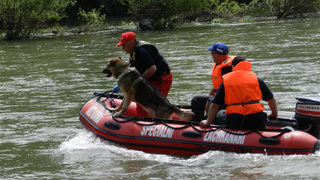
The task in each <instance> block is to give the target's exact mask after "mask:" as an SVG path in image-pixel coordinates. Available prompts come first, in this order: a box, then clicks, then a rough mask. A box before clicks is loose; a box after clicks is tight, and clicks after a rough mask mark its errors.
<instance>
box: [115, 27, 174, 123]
mask: <svg viewBox="0 0 320 180" xmlns="http://www.w3.org/2000/svg"><path fill="white" fill-rule="evenodd" d="M120 46H122V49H123V50H124V51H125V52H126V53H127V54H130V64H131V67H135V68H136V70H137V71H139V73H140V74H141V76H142V77H143V78H145V79H146V80H148V82H149V83H150V84H152V85H153V86H154V87H156V88H157V89H158V90H159V91H160V92H161V93H162V94H163V95H164V96H165V97H167V95H168V93H169V90H170V88H171V84H172V74H171V72H170V67H169V64H168V61H167V60H166V59H165V58H164V57H163V55H162V54H161V53H160V52H159V50H158V49H157V48H156V47H155V46H154V45H152V44H149V43H147V42H142V41H137V39H136V34H135V33H134V32H125V33H122V34H121V39H120V42H119V43H118V44H117V47H120ZM113 92H119V87H118V86H117V85H116V86H115V87H114V88H113ZM136 110H137V116H144V117H149V115H148V113H147V112H146V111H145V110H144V109H143V107H142V106H140V105H139V104H137V109H136Z"/></svg>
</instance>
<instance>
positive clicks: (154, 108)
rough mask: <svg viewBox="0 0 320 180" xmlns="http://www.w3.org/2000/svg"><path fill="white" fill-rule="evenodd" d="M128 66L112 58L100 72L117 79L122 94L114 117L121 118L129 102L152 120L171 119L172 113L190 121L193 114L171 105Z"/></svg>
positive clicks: (118, 59)
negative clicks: (121, 99)
mask: <svg viewBox="0 0 320 180" xmlns="http://www.w3.org/2000/svg"><path fill="white" fill-rule="evenodd" d="M129 66H130V64H129V63H127V62H125V61H123V60H121V59H120V58H113V59H111V60H110V61H108V62H107V67H106V68H105V69H104V70H103V71H102V73H104V74H106V75H107V77H111V76H113V77H114V78H115V79H118V85H119V88H120V90H121V91H123V92H124V99H123V101H122V102H121V104H120V105H119V106H118V107H117V108H114V109H113V110H115V111H120V112H117V113H116V114H115V116H121V115H122V114H123V113H125V112H126V111H127V110H128V107H129V105H130V103H131V101H135V102H137V103H139V104H140V105H141V106H142V107H143V108H144V109H145V110H146V111H147V112H148V113H149V115H150V116H152V117H153V118H159V119H171V118H172V113H176V114H177V115H178V116H179V118H180V119H183V120H191V119H192V117H193V115H194V113H193V112H184V111H182V110H180V109H179V108H178V107H176V106H175V105H172V104H171V103H170V102H169V101H168V100H167V98H166V97H164V95H163V94H162V93H161V92H160V91H159V90H158V89H156V88H155V87H154V86H152V85H151V84H150V83H149V82H148V81H147V80H145V79H144V78H143V77H142V76H141V75H140V73H139V72H138V71H137V70H135V69H134V68H130V67H129Z"/></svg>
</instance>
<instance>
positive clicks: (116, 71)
mask: <svg viewBox="0 0 320 180" xmlns="http://www.w3.org/2000/svg"><path fill="white" fill-rule="evenodd" d="M129 65H130V64H129V63H127V62H125V61H123V60H122V59H120V58H112V59H111V60H110V61H107V67H106V68H105V69H104V70H103V71H102V73H103V74H106V75H107V77H111V76H113V77H114V78H116V79H118V77H119V75H120V74H121V73H122V72H124V71H125V70H126V69H127V68H128V67H129Z"/></svg>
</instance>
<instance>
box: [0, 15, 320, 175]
mask: <svg viewBox="0 0 320 180" xmlns="http://www.w3.org/2000/svg"><path fill="white" fill-rule="evenodd" d="M319 29H320V21H319V18H318V17H313V18H304V19H298V20H284V21H278V20H273V19H270V20H264V21H259V22H255V23H243V24H222V25H220V24H212V25H208V24H190V25H186V26H185V27H181V28H179V29H176V30H173V31H156V32H137V34H138V38H139V39H141V40H145V41H149V42H152V43H154V44H155V45H156V46H157V47H158V48H159V49H160V50H161V51H162V53H163V54H164V56H165V57H166V58H167V59H168V61H169V64H170V66H171V69H172V73H173V76H174V82H173V85H172V89H171V91H170V93H169V96H168V98H169V100H170V101H172V102H173V103H175V104H188V103H189V102H190V99H191V98H192V96H194V95H196V94H208V93H209V90H210V88H211V81H210V71H211V67H212V63H213V61H212V59H211V55H210V52H209V51H208V50H207V47H208V46H210V45H212V43H213V42H217V41H222V42H225V43H226V44H228V45H229V48H230V54H233V55H239V56H243V57H246V58H247V59H248V60H249V61H251V62H252V64H253V71H254V72H256V73H257V74H258V76H259V77H261V78H262V79H264V80H265V82H266V83H267V84H268V85H269V87H270V88H271V89H272V90H273V92H274V94H275V97H276V99H277V102H278V105H279V109H280V110H281V111H291V112H292V111H293V110H294V107H295V103H296V100H295V98H296V97H301V96H304V95H319V83H318V80H319V71H320V66H319V60H320V51H319V47H320V31H319ZM126 30H127V29H126ZM126 30H123V29H121V30H120V29H118V30H117V29H115V30H110V31H101V32H98V33H92V34H79V35H70V36H64V37H52V38H44V39H34V40H28V41H16V42H0V67H1V68H0V72H1V76H0V83H1V86H0V95H1V96H0V97H1V98H0V112H1V114H0V154H1V155H0V169H1V170H0V177H3V178H5V179H10V178H11V179H17V178H21V179H34V178H49V179H55V178H57V179H66V178H71V179H83V178H84V179H208V178H213V177H215V178H235V179H239V178H240V179H243V178H249V179H261V178H262V179H274V178H276V179H277V178H280V179H290V178H293V179H296V178H315V177H318V176H317V172H318V170H317V168H318V167H319V166H320V160H319V154H316V155H312V156H289V157H282V156H275V157H269V156H264V155H234V154H226V153H221V152H210V153H207V154H205V155H203V156H198V157H194V158H191V159H180V158H176V157H170V156H164V155H150V154H145V153H141V152H135V151H129V150H126V149H122V148H117V147H115V146H112V145H110V144H108V143H102V142H99V141H98V140H96V139H95V138H94V137H93V136H91V135H90V134H88V133H86V132H84V131H83V128H82V127H81V125H80V122H79V121H78V110H79V108H80V107H81V105H82V103H83V102H84V101H86V100H87V99H88V98H89V97H91V96H92V94H93V92H104V91H106V90H110V89H111V87H113V85H114V84H115V82H116V81H115V80H113V79H109V80H107V79H106V78H105V77H104V76H103V75H102V74H101V70H102V69H103V67H104V66H105V64H104V62H105V61H106V60H108V59H110V58H113V57H118V56H122V58H123V59H126V58H127V57H128V56H127V55H126V54H125V53H124V52H123V51H122V50H121V48H116V47H115V45H116V43H117V42H118V40H119V37H120V34H121V32H122V31H126ZM128 30H134V27H130V28H129V29H128ZM287 164H290V167H291V169H290V168H285V167H286V166H287ZM212 169H215V171H213V170H212ZM279 169H281V170H279ZM208 170H210V171H208ZM283 172H284V173H283ZM282 174H287V176H282Z"/></svg>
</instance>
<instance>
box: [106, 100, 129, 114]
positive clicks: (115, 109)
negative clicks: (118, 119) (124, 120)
mask: <svg viewBox="0 0 320 180" xmlns="http://www.w3.org/2000/svg"><path fill="white" fill-rule="evenodd" d="M125 99H126V98H125V97H124V99H123V100H122V101H121V103H120V105H119V106H118V107H116V108H109V110H111V111H119V110H120V109H121V108H122V106H123V102H124V100H125Z"/></svg>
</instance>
